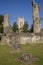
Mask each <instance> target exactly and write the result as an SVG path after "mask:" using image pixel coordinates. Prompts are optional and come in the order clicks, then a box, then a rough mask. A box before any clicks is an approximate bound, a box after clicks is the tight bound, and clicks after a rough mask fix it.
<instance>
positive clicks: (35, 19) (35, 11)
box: [32, 0, 41, 33]
mask: <svg viewBox="0 0 43 65" xmlns="http://www.w3.org/2000/svg"><path fill="white" fill-rule="evenodd" d="M32 6H33V25H34V26H33V32H34V33H40V29H41V27H40V25H41V17H40V6H39V5H37V3H36V2H35V0H33V1H32Z"/></svg>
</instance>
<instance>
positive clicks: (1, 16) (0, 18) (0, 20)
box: [0, 15, 4, 33]
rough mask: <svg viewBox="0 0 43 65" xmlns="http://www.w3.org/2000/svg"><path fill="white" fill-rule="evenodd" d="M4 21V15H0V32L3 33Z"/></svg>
mask: <svg viewBox="0 0 43 65" xmlns="http://www.w3.org/2000/svg"><path fill="white" fill-rule="evenodd" d="M3 21H4V16H3V15H0V33H3V24H2V23H3Z"/></svg>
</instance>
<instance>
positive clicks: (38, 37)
mask: <svg viewBox="0 0 43 65" xmlns="http://www.w3.org/2000/svg"><path fill="white" fill-rule="evenodd" d="M32 6H33V24H34V29H33V33H26V34H25V33H14V32H13V30H12V27H11V25H10V18H9V15H8V14H6V15H4V22H3V27H4V34H1V35H0V37H1V38H2V41H3V40H4V41H3V43H4V44H8V45H11V46H12V47H15V48H16V49H17V47H19V46H18V45H16V44H25V43H43V33H42V32H41V28H40V24H41V22H40V21H41V17H40V7H39V5H38V4H37V3H36V2H35V1H34V0H33V1H32ZM1 38H0V40H1ZM1 43H2V42H1ZM1 43H0V44H1ZM14 45H15V46H14ZM16 46H17V47H16Z"/></svg>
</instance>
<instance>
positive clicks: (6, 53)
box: [0, 44, 43, 65]
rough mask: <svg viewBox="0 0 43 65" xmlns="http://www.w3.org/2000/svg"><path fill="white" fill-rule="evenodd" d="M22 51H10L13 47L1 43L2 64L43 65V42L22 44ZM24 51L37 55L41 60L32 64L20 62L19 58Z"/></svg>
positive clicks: (0, 63)
mask: <svg viewBox="0 0 43 65" xmlns="http://www.w3.org/2000/svg"><path fill="white" fill-rule="evenodd" d="M21 46H22V51H21V52H19V53H10V51H11V50H12V48H11V47H9V46H7V45H0V65H43V44H25V45H21ZM24 52H28V53H29V54H32V55H33V56H37V57H38V58H39V59H40V61H36V62H34V63H32V64H26V63H22V62H19V61H18V60H17V58H18V57H19V56H20V55H21V54H22V53H24Z"/></svg>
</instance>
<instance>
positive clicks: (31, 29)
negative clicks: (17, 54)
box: [30, 24, 34, 33]
mask: <svg viewBox="0 0 43 65" xmlns="http://www.w3.org/2000/svg"><path fill="white" fill-rule="evenodd" d="M33 26H34V25H33V24H32V25H31V28H30V33H33Z"/></svg>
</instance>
